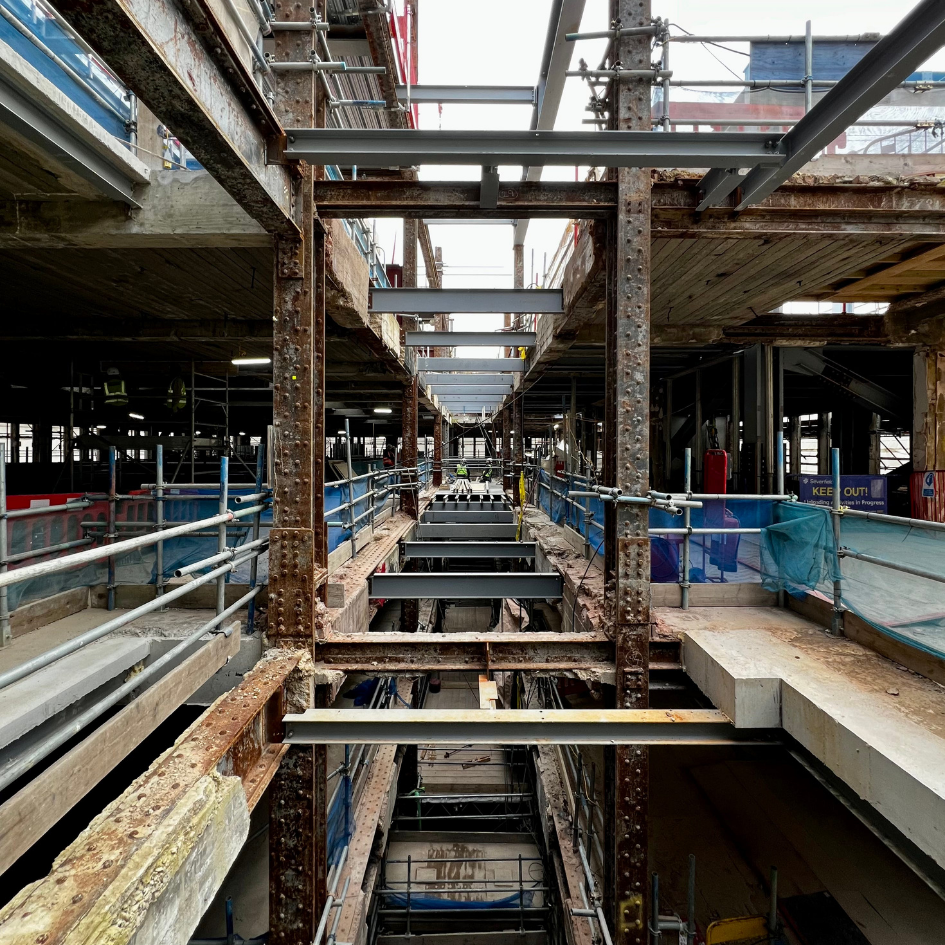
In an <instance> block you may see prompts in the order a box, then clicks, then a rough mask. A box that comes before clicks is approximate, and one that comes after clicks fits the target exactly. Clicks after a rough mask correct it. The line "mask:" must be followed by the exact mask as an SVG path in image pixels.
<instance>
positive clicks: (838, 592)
mask: <svg viewBox="0 0 945 945" xmlns="http://www.w3.org/2000/svg"><path fill="white" fill-rule="evenodd" d="M830 473H831V479H832V485H833V490H832V491H833V496H832V499H833V501H832V503H831V515H832V517H833V538H834V544H835V545H836V547H837V548H838V549H839V548H840V450H839V449H838V448H837V447H834V448H833V449H832V450H831V451H830ZM839 567H840V560H839V557H838V559H837V568H839ZM830 632H831V633H832V634H833V635H834V636H837V637H839V636H843V587H842V583H841V581H840V580H839V579H838V580H836V581H834V582H833V613H832V614H831V619H830Z"/></svg>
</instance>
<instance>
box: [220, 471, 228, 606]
mask: <svg viewBox="0 0 945 945" xmlns="http://www.w3.org/2000/svg"><path fill="white" fill-rule="evenodd" d="M229 480H230V461H229V459H228V458H227V457H226V456H221V457H220V505H219V512H220V514H221V515H223V514H224V513H225V512H226V511H227V508H226V507H227V503H228V501H229ZM223 551H226V522H220V524H219V526H218V527H217V554H220V553H221V552H223ZM225 599H226V574H221V575H220V576H219V577H218V578H217V613H218V614H222V613H223V607H224V601H225Z"/></svg>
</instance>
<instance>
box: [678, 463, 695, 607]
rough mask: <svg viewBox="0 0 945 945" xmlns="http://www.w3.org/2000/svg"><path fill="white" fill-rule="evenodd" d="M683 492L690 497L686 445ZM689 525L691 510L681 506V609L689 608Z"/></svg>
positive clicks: (690, 522) (687, 497) (690, 468)
mask: <svg viewBox="0 0 945 945" xmlns="http://www.w3.org/2000/svg"><path fill="white" fill-rule="evenodd" d="M683 492H685V493H686V499H687V500H688V499H691V498H692V449H691V448H690V447H688V446H687V447H686V458H685V460H684V465H683ZM691 526H692V510H691V508H690V507H689V506H688V505H687V506H685V507H684V508H683V527H684V528H685V529H686V534H685V535H683V558H682V581H681V582H680V588H681V597H682V600H681V603H682V609H683V610H689V552H690V550H691V549H690V536H689V529H690V527H691Z"/></svg>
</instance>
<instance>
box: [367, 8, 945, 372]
mask: <svg viewBox="0 0 945 945" xmlns="http://www.w3.org/2000/svg"><path fill="white" fill-rule="evenodd" d="M397 5H398V7H400V6H401V0H398V2H397ZM550 5H551V4H550V2H549V0H477V2H476V3H475V4H473V5H470V4H467V3H460V2H459V0H419V30H420V39H419V73H420V77H419V81H420V83H421V84H450V85H467V84H469V85H534V84H535V82H536V80H537V75H538V69H539V64H540V62H541V54H542V47H543V44H544V39H545V34H546V30H547V22H548V13H549V8H550ZM913 6H914V3H913V2H911V0H906V2H902V3H890V2H889V0H855V2H853V0H795V2H794V3H791V4H783V3H782V4H767V3H766V4H759V3H757V2H747V0H711V2H710V0H654V3H653V13H654V15H657V16H662V17H666V18H669V20H670V22H671V23H673V24H678V26H679V27H680V28H681V29H680V30H673V32H674V33H677V32H681V31H682V30H685V31H687V32H690V33H701V34H713V35H719V34H726V33H727V34H731V35H735V34H742V35H744V34H747V33H763V34H765V35H767V34H775V33H779V34H787V33H790V34H800V35H802V34H803V33H804V29H805V21H806V20H808V19H810V20H811V21H812V25H813V32H814V35H815V37H816V36H817V35H818V34H820V35H826V34H831V35H836V34H843V35H846V34H853V33H863V32H888V31H889V30H890V29H891V28H892V27H893V26H895V24H896V23H897V22H898V21H899V19H901V18H902V16H904V15H905V14H906V13H907V12H908V10H910V9H911V8H912V7H913ZM608 9H609V3H608V2H607V0H587V4H586V7H585V13H584V20H583V23H582V30H584V31H589V30H602V29H606V28H607V27H608ZM603 46H604V41H588V42H581V43H577V44H575V54H574V56H573V58H572V67H573V68H576V67H577V62H578V59H579V58H582V57H583V58H584V59H586V60H587V62H588V63H589V64H590V65H591V66H592V67H594V66H596V65H597V63H598V62H599V61H600V58H601V56H602V53H603ZM733 48H734V49H736V50H742V51H744V52H746V53H747V51H748V47H747V45H741V46H735V47H733ZM747 61H748V59H747V56H745V55H739V54H738V52H734V51H727V50H724V49H719V48H717V47H703V46H699V45H695V44H693V45H690V44H682V43H677V44H675V45H674V46H673V47H672V62H671V65H672V68H673V71H674V73H675V75H674V78H679V79H685V78H692V79H696V78H699V79H714V78H719V79H722V78H729V79H730V78H732V77H733V75H732V73H733V72H734V73H735V74H736V75H737V76H739V77H741V76H742V75H743V73H744V69H745V66H746V64H747ZM929 67H930V68H939V69H945V57H943V55H942V54H941V53H939V54H938V55H937V56H936V57H934V58H933V59H932V60H930V61H929ZM672 95H673V98H674V100H677V101H694V100H696V97H697V96H696V95H694V94H693V93H688V92H686V91H685V90H683V89H673V92H672ZM587 100H588V94H587V90H586V88H585V86H584V83H583V82H582V81H581V80H580V79H577V78H572V79H568V80H567V85H566V89H565V94H564V98H563V100H562V104H561V109H560V111H559V115H558V121H557V124H556V128H557V129H559V130H563V129H575V130H576V129H582V128H584V129H585V130H586V129H587V127H588V126H586V125H582V124H581V121H582V119H583V118H585V117H587V113H586V112H585V111H584V106H585V105H586V103H587ZM530 118H531V108H530V107H529V106H511V105H504V106H500V105H493V106H470V105H444V106H442V110H440V109H439V108H438V107H437V106H435V105H426V106H421V110H420V125H421V127H422V128H438V127H442V128H456V129H460V128H464V129H479V128H481V129H496V128H527V127H528V124H529V121H530ZM574 173H575V172H574V169H573V168H560V167H554V168H546V169H545V172H544V175H543V176H544V179H546V180H549V179H574ZM500 175H501V176H502V178H503V179H518V178H519V177H520V175H521V169H520V168H511V167H504V168H500ZM421 176H422V177H423V178H426V179H437V178H439V179H453V180H461V179H463V180H478V179H479V177H480V169H479V168H478V167H469V168H466V167H424V168H423V169H422V170H421ZM564 225H565V224H564V221H560V222H559V221H533V222H532V223H531V225H530V227H529V232H528V238H527V241H526V244H525V267H526V284H527V283H528V282H529V281H533V280H534V273H535V272H536V271H537V272H538V278H539V280H540V279H541V274H542V269H543V260H544V257H545V254H546V253H547V255H548V258H549V259H550V258H551V256H552V255H553V253H554V250H555V248H556V247H557V245H558V243H559V240H560V238H561V234H562V230H563V227H564ZM430 230H431V235H432V239H433V243H434V245H437V246H442V247H443V259H444V264H445V280H444V284H445V285H446V286H449V287H462V286H478V287H482V288H486V287H511V285H512V228H511V227H510V226H508V225H483V224H479V225H441V224H431V227H430ZM398 231H400V223H399V221H397V222H396V223H395V221H378V236H379V239H380V242H381V245H382V246H383V247H384V248H385V250H386V251H387V253H388V258H390V255H391V253H394V258H393V261H395V262H399V261H400V259H401V254H402V249H403V238H402V234H400V233H399V232H398ZM395 239H396V252H394V242H395ZM532 259H534V264H532ZM529 272H531V273H532V275H531V278H530V277H529ZM421 281H422V265H421ZM500 324H501V319H499V318H495V319H494V318H491V317H488V316H465V317H463V316H460V317H458V318H456V319H455V324H454V327H455V328H456V329H466V330H468V329H476V328H481V329H492V328H496V327H499V325H500ZM483 353H484V354H485V352H483Z"/></svg>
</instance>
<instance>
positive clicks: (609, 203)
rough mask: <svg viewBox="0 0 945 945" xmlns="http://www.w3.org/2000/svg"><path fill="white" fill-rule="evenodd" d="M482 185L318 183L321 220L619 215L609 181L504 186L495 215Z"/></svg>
mask: <svg viewBox="0 0 945 945" xmlns="http://www.w3.org/2000/svg"><path fill="white" fill-rule="evenodd" d="M480 189H481V184H480V183H479V182H475V183H473V182H467V181H402V180H369V179H368V180H323V181H315V184H314V199H315V206H316V207H318V215H319V216H320V217H326V218H327V217H336V218H337V217H340V218H342V219H347V218H349V217H415V218H420V219H424V220H437V219H445V220H455V219H464V218H466V219H468V218H472V219H485V220H507V219H509V218H510V217H514V218H516V219H523V220H524V219H536V218H544V219H555V220H574V219H583V220H587V219H601V218H604V217H607V216H609V215H610V214H612V213H614V212H615V211H616V209H617V191H616V184H613V183H611V182H609V181H593V182H589V181H503V180H500V181H499V193H498V196H497V198H496V207H495V209H491V210H490V209H487V208H484V207H483V206H482V204H481V201H480Z"/></svg>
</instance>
